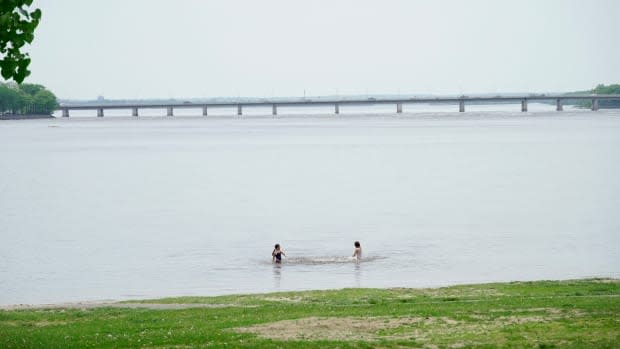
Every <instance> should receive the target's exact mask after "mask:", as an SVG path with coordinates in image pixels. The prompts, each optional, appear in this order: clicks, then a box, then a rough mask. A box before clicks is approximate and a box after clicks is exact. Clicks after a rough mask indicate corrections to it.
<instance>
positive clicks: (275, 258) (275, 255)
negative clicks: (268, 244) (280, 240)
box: [271, 244, 286, 263]
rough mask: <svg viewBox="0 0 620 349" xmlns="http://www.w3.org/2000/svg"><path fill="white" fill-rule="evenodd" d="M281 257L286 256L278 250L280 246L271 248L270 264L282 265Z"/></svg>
mask: <svg viewBox="0 0 620 349" xmlns="http://www.w3.org/2000/svg"><path fill="white" fill-rule="evenodd" d="M282 256H286V254H285V253H284V251H283V250H282V249H280V244H276V246H275V247H274V248H273V252H271V260H272V262H276V263H282Z"/></svg>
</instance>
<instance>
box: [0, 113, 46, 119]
mask: <svg viewBox="0 0 620 349" xmlns="http://www.w3.org/2000/svg"><path fill="white" fill-rule="evenodd" d="M53 118H54V116H53V115H40V114H12V115H0V120H34V119H53Z"/></svg>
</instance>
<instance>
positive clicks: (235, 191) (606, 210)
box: [0, 106, 620, 305]
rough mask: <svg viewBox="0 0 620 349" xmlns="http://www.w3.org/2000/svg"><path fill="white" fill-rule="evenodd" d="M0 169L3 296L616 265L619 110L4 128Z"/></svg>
mask: <svg viewBox="0 0 620 349" xmlns="http://www.w3.org/2000/svg"><path fill="white" fill-rule="evenodd" d="M549 108H552V106H551V107H549ZM515 110H516V109H515ZM0 173H1V174H2V176H3V179H2V181H0V212H1V213H2V214H1V215H0V304H5V305H6V304H18V303H28V304H42V303H59V302H75V301H90V300H124V299H136V298H151V297H162V296H178V295H220V294H231V293H249V292H270V291H279V290H306V289H328V288H342V287H426V286H441V285H449V284H460V283H477V282H493V281H511V280H539V279H569V278H583V277H620V215H619V214H618V212H620V180H618V178H619V175H620V112H617V111H603V110H601V111H598V112H590V111H577V110H572V111H565V112H561V113H558V112H555V111H551V110H544V111H535V112H530V113H520V112H517V111H498V112H491V111H486V110H479V111H472V112H470V111H468V112H466V113H454V112H423V113H419V114H402V115H400V116H398V117H396V114H389V113H388V114H377V115H374V114H372V113H370V114H368V113H366V114H363V115H356V114H354V113H349V114H344V115H343V114H341V116H340V117H337V116H334V115H323V116H320V115H319V116H316V115H315V116H310V117H303V115H300V114H298V115H296V116H293V117H283V116H281V117H278V118H271V117H258V116H256V117H247V118H236V117H216V118H210V117H209V118H202V117H191V116H188V117H174V118H166V117H156V116H154V117H141V118H137V119H134V118H129V117H104V118H93V117H91V118H88V117H83V118H74V117H72V118H68V119H66V118H65V119H60V118H59V119H44V120H17V121H2V122H0ZM355 240H359V241H360V242H361V245H362V249H363V255H364V259H363V260H362V261H361V262H359V263H356V262H354V261H352V260H350V259H348V256H350V255H351V254H352V253H353V248H354V247H353V242H354V241H355ZM275 243H280V244H281V245H282V247H283V249H284V251H285V252H286V254H287V256H286V257H284V263H283V264H282V265H276V266H274V265H273V264H272V263H271V251H272V249H273V245H274V244H275Z"/></svg>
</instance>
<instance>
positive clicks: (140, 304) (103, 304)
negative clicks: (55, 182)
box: [0, 277, 620, 311]
mask: <svg viewBox="0 0 620 349" xmlns="http://www.w3.org/2000/svg"><path fill="white" fill-rule="evenodd" d="M537 282H557V283H563V282H599V283H620V278H613V277H587V278H580V279H561V280H514V281H494V282H483V283H463V284H458V283H457V284H449V285H445V286H432V287H379V288H366V287H363V288H333V289H314V290H302V291H273V292H255V293H239V294H223V295H215V296H199V295H192V296H174V295H172V296H164V297H160V298H148V299H133V300H114V299H102V300H91V301H74V302H73V301H70V302H59V303H40V304H39V303H20V304H5V305H0V311H16V310H38V309H97V308H130V309H136V308H144V309H186V308H215V307H225V306H234V305H226V304H224V305H222V304H209V303H170V304H167V303H159V302H161V301H164V300H167V299H184V298H188V299H189V298H192V299H194V298H201V299H212V300H213V299H217V298H235V297H269V296H270V295H277V294H283V293H287V294H290V293H295V294H303V293H312V292H338V291H343V290H347V289H358V290H382V291H391V290H410V291H423V290H441V289H447V288H454V287H485V286H491V285H500V284H523V283H537Z"/></svg>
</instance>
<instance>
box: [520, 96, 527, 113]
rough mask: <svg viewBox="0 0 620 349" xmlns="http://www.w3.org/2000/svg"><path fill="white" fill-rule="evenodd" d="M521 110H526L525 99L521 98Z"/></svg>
mask: <svg viewBox="0 0 620 349" xmlns="http://www.w3.org/2000/svg"><path fill="white" fill-rule="evenodd" d="M521 111H522V112H526V111H527V99H522V100H521Z"/></svg>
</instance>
